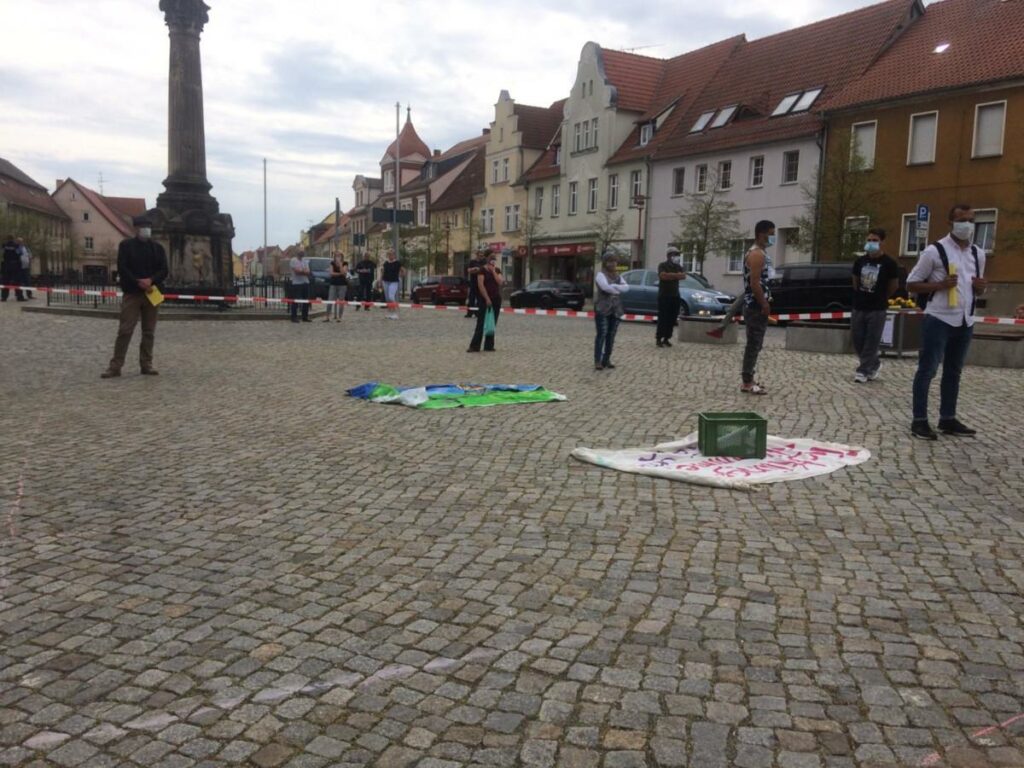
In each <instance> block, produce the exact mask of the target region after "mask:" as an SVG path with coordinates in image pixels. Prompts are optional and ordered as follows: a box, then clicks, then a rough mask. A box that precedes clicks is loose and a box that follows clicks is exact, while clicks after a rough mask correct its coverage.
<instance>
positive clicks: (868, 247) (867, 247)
mask: <svg viewBox="0 0 1024 768" xmlns="http://www.w3.org/2000/svg"><path fill="white" fill-rule="evenodd" d="M880 248H881V243H876V242H875V241H874V240H868V242H866V243H864V251H865V252H866V253H878V250H879V249H880Z"/></svg>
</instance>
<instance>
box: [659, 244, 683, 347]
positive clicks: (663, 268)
mask: <svg viewBox="0 0 1024 768" xmlns="http://www.w3.org/2000/svg"><path fill="white" fill-rule="evenodd" d="M665 256H666V259H665V261H663V262H662V263H661V264H659V265H658V328H657V330H656V331H655V336H656V339H655V340H656V341H657V343H658V346H659V347H671V346H672V342H671V341H669V339H670V338H672V331H673V329H674V328H675V327H676V321H677V320H678V319H679V302H680V299H679V281H680V280H684V279H685V278H686V272H684V271H683V267H682V265H681V264H680V261H681V259H680V257H679V249H678V248H676V247H675V246H674V245H670V246H669V247H668V250H667V251H666V252H665Z"/></svg>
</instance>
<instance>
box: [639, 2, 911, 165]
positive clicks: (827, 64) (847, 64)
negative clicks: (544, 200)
mask: <svg viewBox="0 0 1024 768" xmlns="http://www.w3.org/2000/svg"><path fill="white" fill-rule="evenodd" d="M919 9H920V5H919V0H886V1H885V2H882V3H878V4H876V5H871V6H868V7H866V8H861V9H858V10H856V11H852V12H850V13H845V14H842V15H840V16H835V17H833V18H830V19H825V20H823V21H819V22H816V23H814V24H808V25H806V26H803V27H797V28H796V29H791V30H787V31H785V32H780V33H778V34H775V35H770V36H768V37H764V38H761V39H759V40H753V41H750V42H747V43H744V44H743V45H740V46H739V47H738V48H737V49H736V51H735V53H734V54H733V55H732V56H731V57H730V58H729V60H728V61H727V62H726V63H725V64H724V65H723V66H722V68H721V70H720V71H719V72H718V73H717V74H716V76H715V77H714V78H713V79H712V81H711V82H710V83H709V84H708V86H707V87H706V88H705V89H704V92H703V93H702V94H701V95H700V97H699V98H697V99H696V100H695V101H694V102H693V104H692V105H691V107H690V109H689V110H688V112H687V114H685V115H684V116H683V117H682V119H681V120H680V121H679V122H678V124H677V125H676V128H675V130H674V132H673V135H672V136H670V137H667V138H666V139H664V140H663V141H662V143H661V145H660V146H659V147H658V149H657V150H656V152H655V153H654V156H655V157H656V158H672V157H682V156H685V155H692V154H697V153H702V152H710V151H718V150H721V149H726V148H731V147H741V146H747V145H750V144H757V143H762V140H763V141H775V140H779V141H781V140H783V139H791V138H795V137H799V136H806V135H812V134H813V133H814V132H816V131H817V130H818V127H819V126H820V120H819V119H818V117H816V116H815V115H811V114H807V113H798V114H789V115H783V116H781V117H775V118H773V117H770V114H771V112H772V111H773V110H774V109H775V107H776V105H777V104H778V103H779V102H780V101H781V100H782V98H783V97H784V96H786V95H787V94H790V93H795V92H799V91H803V90H807V89H810V88H817V87H822V88H824V90H823V91H822V94H821V96H820V97H819V102H818V105H820V104H821V103H823V101H824V99H827V98H828V97H829V95H830V94H831V93H833V92H835V91H837V90H838V89H840V88H842V87H844V86H845V85H846V84H847V83H848V82H850V81H851V80H853V79H854V78H856V77H857V76H859V75H860V74H861V73H863V72H864V71H865V70H866V69H867V67H868V66H869V65H870V64H871V62H872V61H873V60H874V59H875V57H877V56H878V55H879V53H880V52H881V51H882V50H884V49H885V47H886V46H887V45H888V44H890V43H891V42H892V41H893V40H894V39H895V38H896V37H897V36H898V35H899V34H900V33H901V32H902V31H903V30H904V29H905V28H906V27H907V26H908V25H911V26H912V24H913V22H912V16H911V14H912V12H914V11H915V10H919ZM733 104H738V105H740V106H741V107H745V108H746V109H747V110H748V112H749V114H748V115H746V116H743V115H737V117H738V118H739V119H735V118H734V119H733V120H732V121H730V122H729V123H727V124H726V125H725V126H724V127H722V128H707V129H705V130H704V131H702V132H699V133H690V129H691V127H692V126H693V124H694V123H695V121H696V120H697V118H698V117H699V116H700V115H701V114H702V113H704V112H708V111H712V110H718V109H720V108H722V107H725V106H729V105H733ZM818 105H814V106H813V107H812V108H813V109H815V110H819V109H820V106H818Z"/></svg>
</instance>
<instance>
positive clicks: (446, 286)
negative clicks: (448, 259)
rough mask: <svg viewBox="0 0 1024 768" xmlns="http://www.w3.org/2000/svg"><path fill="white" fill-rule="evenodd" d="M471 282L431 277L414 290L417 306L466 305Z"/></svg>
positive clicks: (440, 276) (413, 295)
mask: <svg viewBox="0 0 1024 768" xmlns="http://www.w3.org/2000/svg"><path fill="white" fill-rule="evenodd" d="M468 297H469V282H468V281H467V280H466V278H464V277H453V276H450V275H431V276H430V277H427V278H426V279H425V280H423V282H421V283H418V284H417V285H416V287H415V288H413V289H412V300H413V302H415V303H416V304H465V303H466V299H467V298H468Z"/></svg>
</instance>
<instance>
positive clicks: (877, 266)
mask: <svg viewBox="0 0 1024 768" xmlns="http://www.w3.org/2000/svg"><path fill="white" fill-rule="evenodd" d="M884 240H885V230H884V229H882V228H880V227H876V228H874V229H869V230H868V236H867V242H865V243H864V255H863V256H861V257H860V258H859V259H857V260H856V261H855V262H853V315H852V318H851V320H850V332H851V334H852V335H853V349H854V351H856V353H857V356H858V357H859V358H860V365H858V366H857V370H856V372H855V373H854V374H853V380H854V381H855V382H857V383H858V384H864V383H865V382H868V381H874V380H875V379H877V378H878V369H879V368H881V365H882V362H881V359H880V357H879V354H878V347H879V344H880V343H881V341H882V329H883V328H885V314H886V310H887V309H888V307H889V298H890V297H891V296H892V295H893V294H895V293H896V290H897V289H898V288H899V285H900V269H899V265H898V264H897V263H896V261H895V260H894V259H893V258H892V257H891V256H888V255H886V253H885V251H883V250H882V248H883V242H884Z"/></svg>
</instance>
